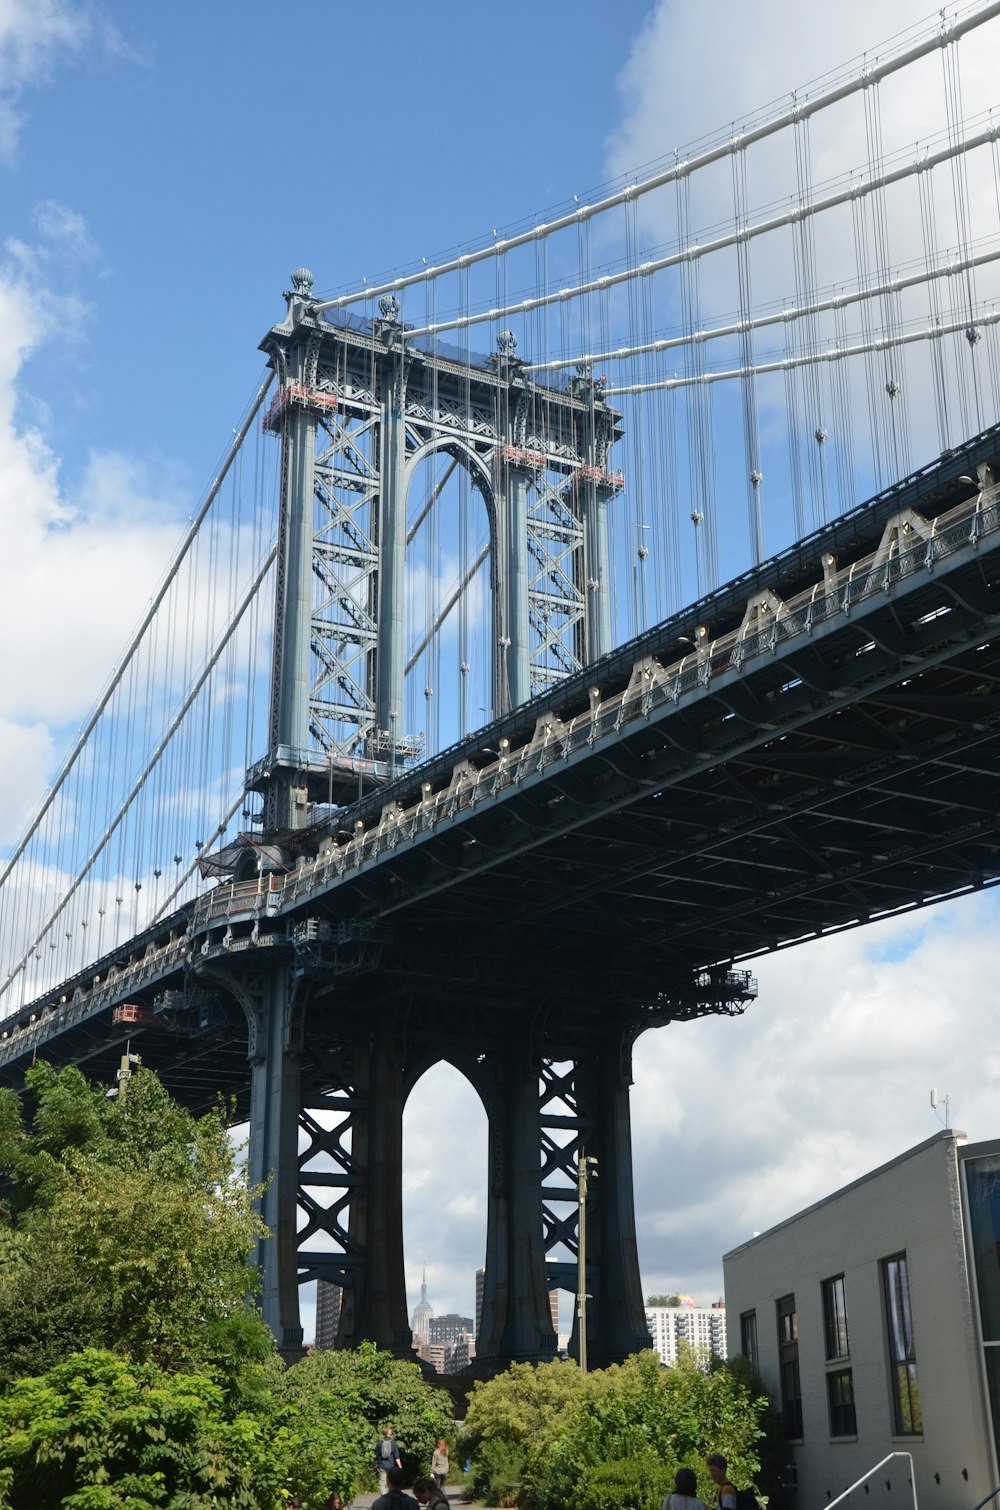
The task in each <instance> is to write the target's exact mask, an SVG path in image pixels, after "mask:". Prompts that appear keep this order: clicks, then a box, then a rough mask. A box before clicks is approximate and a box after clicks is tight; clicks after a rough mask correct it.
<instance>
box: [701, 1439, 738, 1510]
mask: <svg viewBox="0 0 1000 1510" xmlns="http://www.w3.org/2000/svg"><path fill="white" fill-rule="evenodd" d="M705 1466H706V1467H707V1469H708V1474H709V1478H710V1479H711V1480H712V1483H713V1484H715V1486H716V1490H715V1503H716V1505H717V1506H718V1510H736V1490H735V1489H734V1488H733V1486H732V1484H731V1483H730V1482H729V1480H728V1479H727V1478H726V1467H727V1464H726V1460H725V1458H724V1457H723V1456H722V1453H721V1452H712V1453H709V1455H708V1457H707V1458H706V1459H705Z"/></svg>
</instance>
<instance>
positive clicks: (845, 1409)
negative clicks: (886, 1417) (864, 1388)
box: [826, 1368, 858, 1437]
mask: <svg viewBox="0 0 1000 1510" xmlns="http://www.w3.org/2000/svg"><path fill="white" fill-rule="evenodd" d="M826 1404H827V1409H828V1411H829V1413H830V1435H831V1437H856V1436H857V1434H858V1416H857V1411H856V1409H855V1402H854V1373H853V1370H852V1369H849V1368H836V1369H831V1370H830V1372H829V1373H828V1374H827V1376H826Z"/></svg>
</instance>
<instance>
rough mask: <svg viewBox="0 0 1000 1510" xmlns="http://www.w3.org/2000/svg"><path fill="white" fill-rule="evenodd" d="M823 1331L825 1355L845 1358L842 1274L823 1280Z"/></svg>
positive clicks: (845, 1342) (844, 1306)
mask: <svg viewBox="0 0 1000 1510" xmlns="http://www.w3.org/2000/svg"><path fill="white" fill-rule="evenodd" d="M823 1332H824V1336H825V1338H826V1356H827V1359H828V1360H829V1359H831V1358H847V1357H848V1356H849V1355H850V1348H849V1347H848V1345H847V1296H846V1293H845V1291H844V1276H843V1274H838V1275H837V1277H836V1279H825V1280H824V1281H823Z"/></svg>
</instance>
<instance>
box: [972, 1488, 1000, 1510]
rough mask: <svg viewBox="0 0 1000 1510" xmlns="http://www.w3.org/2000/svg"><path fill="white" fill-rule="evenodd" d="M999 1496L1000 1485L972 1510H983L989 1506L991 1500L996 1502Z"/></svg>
mask: <svg viewBox="0 0 1000 1510" xmlns="http://www.w3.org/2000/svg"><path fill="white" fill-rule="evenodd" d="M998 1494H1000V1484H998V1485H997V1487H996V1488H995V1489H994V1490H993V1491H992V1493H990V1494H988V1495H987V1496H986V1498H985V1499H981V1500H980V1501H979V1504H978V1505H973V1507H972V1510H983V1506H984V1505H988V1504H989V1502H990V1500H995V1499H996V1497H997V1495H998Z"/></svg>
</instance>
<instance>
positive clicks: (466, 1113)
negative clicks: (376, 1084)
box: [402, 1060, 489, 1367]
mask: <svg viewBox="0 0 1000 1510" xmlns="http://www.w3.org/2000/svg"><path fill="white" fill-rule="evenodd" d="M488 1140H489V1126H488V1121H487V1116H486V1110H485V1108H484V1106H483V1103H482V1101H481V1099H480V1097H479V1094H478V1092H477V1091H476V1089H475V1087H474V1086H473V1085H472V1083H471V1082H470V1081H469V1080H468V1079H467V1077H466V1076H465V1075H464V1074H462V1072H461V1071H460V1070H458V1069H456V1067H455V1066H454V1065H453V1064H450V1063H449V1062H448V1061H446V1060H438V1061H437V1062H436V1063H434V1064H432V1065H431V1066H429V1068H427V1069H426V1070H425V1071H424V1073H423V1074H422V1075H421V1076H420V1078H419V1079H418V1080H417V1081H416V1083H415V1084H414V1086H413V1088H412V1089H411V1091H410V1093H409V1096H408V1097H407V1101H406V1105H405V1107H404V1110H403V1160H402V1164H403V1254H404V1263H405V1269H406V1291H407V1311H408V1318H409V1321H410V1323H411V1325H413V1330H414V1342H417V1335H416V1334H417V1332H418V1324H419V1323H420V1322H421V1319H422V1316H423V1315H425V1314H426V1313H424V1312H421V1311H420V1309H419V1308H420V1307H421V1305H422V1303H423V1302H426V1303H427V1304H429V1305H430V1307H431V1311H432V1313H433V1318H434V1319H436V1320H438V1321H441V1319H442V1318H443V1317H445V1316H458V1317H466V1318H469V1319H471V1321H472V1329H473V1330H475V1328H476V1324H477V1321H478V1317H477V1315H476V1298H477V1284H476V1274H477V1270H479V1269H482V1267H483V1265H484V1262H485V1255H486V1221H487V1191H488V1179H487V1168H488V1165H487V1153H488ZM425 1284H426V1288H425ZM415 1322H416V1323H418V1324H414V1323H415ZM439 1330H440V1331H443V1332H444V1331H447V1330H449V1329H448V1327H447V1326H446V1325H443V1326H442V1327H440V1328H437V1327H431V1328H430V1329H429V1336H428V1339H427V1340H428V1344H429V1345H431V1346H433V1345H435V1344H434V1342H433V1339H434V1338H435V1337H436V1336H437V1333H438V1331H439ZM447 1345H448V1343H447V1341H444V1342H443V1343H439V1344H437V1346H447ZM430 1359H431V1361H433V1362H434V1363H435V1366H438V1367H440V1363H441V1362H442V1361H443V1359H439V1357H438V1356H437V1355H436V1354H434V1355H430Z"/></svg>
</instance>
